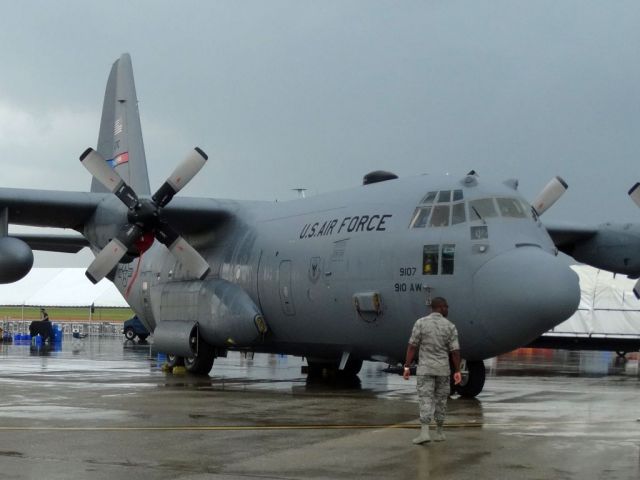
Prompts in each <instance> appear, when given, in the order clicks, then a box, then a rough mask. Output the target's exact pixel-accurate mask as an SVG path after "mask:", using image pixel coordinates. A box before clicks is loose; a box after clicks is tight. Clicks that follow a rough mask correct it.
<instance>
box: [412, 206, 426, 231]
mask: <svg viewBox="0 0 640 480" xmlns="http://www.w3.org/2000/svg"><path fill="white" fill-rule="evenodd" d="M430 213H431V207H418V208H416V211H415V212H414V213H413V218H412V219H411V224H410V225H409V228H424V227H426V226H427V221H428V220H429V214H430Z"/></svg>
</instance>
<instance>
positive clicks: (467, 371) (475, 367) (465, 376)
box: [455, 360, 486, 398]
mask: <svg viewBox="0 0 640 480" xmlns="http://www.w3.org/2000/svg"><path fill="white" fill-rule="evenodd" d="M485 375H486V371H485V368H484V362H483V361H482V360H480V361H474V362H466V367H465V368H463V369H462V382H461V383H460V384H459V385H456V387H455V388H456V392H458V394H459V395H460V396H461V397H466V398H472V397H475V396H476V395H478V394H479V393H480V392H482V389H483V387H484V380H485Z"/></svg>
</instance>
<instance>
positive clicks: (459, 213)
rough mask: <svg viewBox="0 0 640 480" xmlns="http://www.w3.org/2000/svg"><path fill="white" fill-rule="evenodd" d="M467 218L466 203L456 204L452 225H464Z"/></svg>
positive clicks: (453, 210)
mask: <svg viewBox="0 0 640 480" xmlns="http://www.w3.org/2000/svg"><path fill="white" fill-rule="evenodd" d="M466 220H467V217H466V215H465V213H464V202H460V203H454V204H453V206H452V208H451V225H457V224H459V223H464V222H465V221H466Z"/></svg>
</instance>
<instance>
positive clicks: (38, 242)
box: [11, 233, 89, 253]
mask: <svg viewBox="0 0 640 480" xmlns="http://www.w3.org/2000/svg"><path fill="white" fill-rule="evenodd" d="M11 236H12V237H15V238H19V239H20V240H22V241H23V242H25V243H26V244H27V245H29V247H31V250H44V251H47V252H62V253H77V252H79V251H80V250H82V249H83V248H84V247H88V246H89V241H88V240H87V239H86V238H84V237H83V236H82V235H47V234H43V235H39V234H32V233H12V234H11Z"/></svg>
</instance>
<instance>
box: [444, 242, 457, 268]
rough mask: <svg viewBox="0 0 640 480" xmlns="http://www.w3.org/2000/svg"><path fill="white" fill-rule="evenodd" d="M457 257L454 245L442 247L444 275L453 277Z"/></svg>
mask: <svg viewBox="0 0 640 480" xmlns="http://www.w3.org/2000/svg"><path fill="white" fill-rule="evenodd" d="M455 255H456V246H455V245H454V244H444V245H442V274H443V275H453V263H454V259H455Z"/></svg>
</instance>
